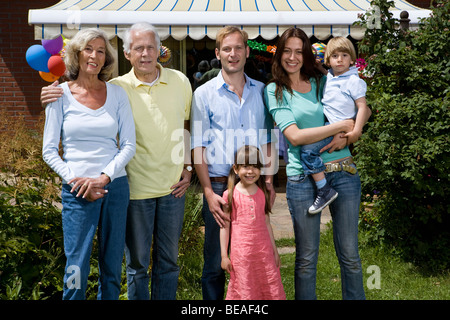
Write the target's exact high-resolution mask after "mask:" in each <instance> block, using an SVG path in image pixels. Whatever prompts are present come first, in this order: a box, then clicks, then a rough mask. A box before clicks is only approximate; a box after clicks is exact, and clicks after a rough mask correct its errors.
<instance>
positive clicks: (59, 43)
mask: <svg viewBox="0 0 450 320" xmlns="http://www.w3.org/2000/svg"><path fill="white" fill-rule="evenodd" d="M63 45H64V40H63V38H62V36H61V35H59V36H58V37H57V38H55V39H42V46H43V47H44V49H45V50H46V51H47V52H48V53H50V54H51V55H54V54H57V53H58V52H60V51H61V49H62V47H63Z"/></svg>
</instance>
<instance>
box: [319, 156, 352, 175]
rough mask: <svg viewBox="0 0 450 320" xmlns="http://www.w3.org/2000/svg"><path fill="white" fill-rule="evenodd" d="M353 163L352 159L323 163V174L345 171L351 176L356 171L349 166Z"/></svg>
mask: <svg viewBox="0 0 450 320" xmlns="http://www.w3.org/2000/svg"><path fill="white" fill-rule="evenodd" d="M353 163H355V162H354V161H353V158H350V159H345V160H343V161H340V162H329V163H325V168H326V169H325V172H335V171H345V172H348V173H351V174H355V173H356V172H357V170H356V168H355V167H352V166H351V164H353Z"/></svg>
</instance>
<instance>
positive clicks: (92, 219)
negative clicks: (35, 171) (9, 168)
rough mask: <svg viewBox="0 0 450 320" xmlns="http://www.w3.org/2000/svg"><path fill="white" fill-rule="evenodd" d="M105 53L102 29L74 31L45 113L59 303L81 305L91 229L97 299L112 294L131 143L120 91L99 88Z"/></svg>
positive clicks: (107, 60)
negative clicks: (58, 231) (60, 260)
mask: <svg viewBox="0 0 450 320" xmlns="http://www.w3.org/2000/svg"><path fill="white" fill-rule="evenodd" d="M112 50H113V49H112V47H111V45H110V44H109V42H108V38H107V36H106V34H105V33H104V32H103V31H102V30H99V29H85V30H81V31H79V32H78V33H77V34H76V35H75V37H74V38H73V39H72V40H71V41H70V43H69V44H68V46H67V47H66V56H65V63H66V67H67V72H66V76H67V78H68V81H67V82H65V83H63V84H61V85H60V87H61V88H62V89H63V91H64V94H63V96H62V97H61V98H59V99H58V100H57V101H55V102H52V103H51V104H49V105H48V106H47V107H46V110H45V113H46V121H45V129H44V142H43V152H42V153H43V158H44V160H45V162H46V163H47V164H48V165H49V166H50V167H51V168H52V169H53V170H54V171H55V172H56V173H57V174H58V175H59V176H60V177H61V179H62V181H63V185H62V205H63V209H62V223H63V233H64V250H65V254H66V259H67V263H66V269H65V275H64V288H63V299H73V300H74V299H77V300H78V299H84V298H85V291H86V287H87V279H88V275H89V265H90V263H89V260H90V256H91V251H92V242H93V238H94V236H95V232H96V231H97V230H98V231H97V232H98V255H99V257H98V261H99V289H98V299H118V297H119V293H120V281H121V269H122V268H121V267H122V259H123V253H124V245H125V225H126V216H127V206H128V202H129V187H128V179H127V176H126V171H125V165H126V164H127V163H128V161H130V160H131V158H132V157H133V156H134V154H135V151H136V136H135V127H134V121H133V116H132V113H131V108H130V105H129V101H128V97H127V95H126V93H125V91H124V90H123V89H122V88H121V87H119V86H115V85H113V84H110V83H107V82H105V81H106V80H108V79H109V78H110V76H111V74H112V70H113V68H114V58H113V55H112V52H113V51H112ZM60 141H61V142H62V148H63V156H62V157H61V156H60V154H59V143H60Z"/></svg>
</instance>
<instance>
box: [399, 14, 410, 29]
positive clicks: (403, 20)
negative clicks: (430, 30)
mask: <svg viewBox="0 0 450 320" xmlns="http://www.w3.org/2000/svg"><path fill="white" fill-rule="evenodd" d="M408 17H409V13H408V11H402V12H400V29H401V30H402V31H408V30H409V22H410V21H411V20H410V19H408Z"/></svg>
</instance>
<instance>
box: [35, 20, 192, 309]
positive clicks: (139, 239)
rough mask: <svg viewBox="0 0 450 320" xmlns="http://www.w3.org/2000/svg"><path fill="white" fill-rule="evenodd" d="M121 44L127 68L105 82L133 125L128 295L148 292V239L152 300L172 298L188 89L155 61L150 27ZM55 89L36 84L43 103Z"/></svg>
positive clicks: (184, 179) (132, 31) (187, 172)
mask: <svg viewBox="0 0 450 320" xmlns="http://www.w3.org/2000/svg"><path fill="white" fill-rule="evenodd" d="M123 42H124V44H123V47H124V55H125V58H126V59H128V60H129V61H130V63H131V65H132V67H133V68H132V70H131V71H130V72H129V73H127V74H125V75H123V76H120V77H117V78H115V79H112V80H111V81H110V82H111V83H113V84H116V85H119V86H121V87H122V88H124V89H125V91H126V92H127V94H128V98H129V100H130V104H131V109H132V112H133V117H134V121H135V126H136V155H135V156H134V158H133V159H132V160H131V161H130V162H129V164H128V166H127V168H126V170H127V174H128V179H129V185H130V204H129V206H128V215H127V231H126V249H125V254H126V260H127V282H128V298H129V299H130V300H137V299H149V297H150V296H149V289H148V286H149V275H148V268H149V265H150V251H151V248H152V240H153V242H154V246H153V255H152V260H153V265H152V274H151V298H152V300H172V299H175V298H176V290H177V285H178V276H179V267H178V265H177V258H178V241H179V238H180V235H181V229H182V225H183V218H184V203H185V192H186V190H187V188H188V187H189V185H190V180H191V176H192V166H191V165H190V150H189V138H188V135H187V134H185V132H186V130H185V129H189V114H190V106H191V100H192V89H191V85H190V83H189V80H188V79H187V77H186V76H185V75H184V74H183V73H181V72H179V71H177V70H173V69H168V68H163V67H162V66H161V65H160V64H159V63H158V62H157V59H158V56H159V52H160V38H159V35H158V33H157V31H156V29H155V28H154V27H153V26H152V25H150V24H148V23H137V24H134V25H132V26H131V27H130V28H129V29H128V30H126V32H125V33H124V37H123ZM58 89H59V88H57V87H55V86H48V87H45V88H43V90H42V95H41V101H42V103H43V104H45V103H48V102H51V101H54V100H53V99H54V98H55V97H56V96H57V95H58V91H57V90H58ZM180 151H182V152H180ZM185 164H186V165H185Z"/></svg>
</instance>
